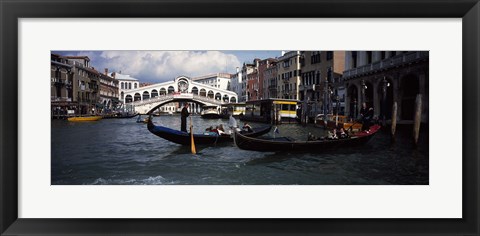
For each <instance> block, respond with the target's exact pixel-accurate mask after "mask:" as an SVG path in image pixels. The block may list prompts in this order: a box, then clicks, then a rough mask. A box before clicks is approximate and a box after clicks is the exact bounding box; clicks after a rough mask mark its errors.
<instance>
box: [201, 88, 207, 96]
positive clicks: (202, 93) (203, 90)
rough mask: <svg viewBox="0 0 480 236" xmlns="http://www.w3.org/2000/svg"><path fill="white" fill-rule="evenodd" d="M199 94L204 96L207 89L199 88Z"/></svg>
mask: <svg viewBox="0 0 480 236" xmlns="http://www.w3.org/2000/svg"><path fill="white" fill-rule="evenodd" d="M200 96H202V97H206V96H207V90H205V89H203V88H202V89H200Z"/></svg>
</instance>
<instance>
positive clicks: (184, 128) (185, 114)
mask: <svg viewBox="0 0 480 236" xmlns="http://www.w3.org/2000/svg"><path fill="white" fill-rule="evenodd" d="M181 115H182V124H181V127H180V130H181V131H183V132H187V117H188V116H189V115H190V114H189V113H188V103H185V105H184V106H183V108H182V113H181Z"/></svg>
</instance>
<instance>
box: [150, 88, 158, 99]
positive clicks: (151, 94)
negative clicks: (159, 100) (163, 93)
mask: <svg viewBox="0 0 480 236" xmlns="http://www.w3.org/2000/svg"><path fill="white" fill-rule="evenodd" d="M150 96H151V97H152V98H154V97H158V91H157V90H156V89H152V92H151V93H150Z"/></svg>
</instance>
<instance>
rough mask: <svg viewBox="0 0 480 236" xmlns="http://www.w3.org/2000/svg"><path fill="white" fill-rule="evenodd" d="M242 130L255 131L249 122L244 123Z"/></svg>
mask: <svg viewBox="0 0 480 236" xmlns="http://www.w3.org/2000/svg"><path fill="white" fill-rule="evenodd" d="M242 130H243V131H244V132H246V133H250V132H253V129H252V126H250V125H249V124H248V123H247V122H245V123H243V127H242Z"/></svg>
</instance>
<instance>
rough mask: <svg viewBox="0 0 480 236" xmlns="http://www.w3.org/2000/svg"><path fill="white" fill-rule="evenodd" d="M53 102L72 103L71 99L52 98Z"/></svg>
mask: <svg viewBox="0 0 480 236" xmlns="http://www.w3.org/2000/svg"><path fill="white" fill-rule="evenodd" d="M50 101H51V102H71V101H72V99H71V98H69V97H50Z"/></svg>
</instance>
